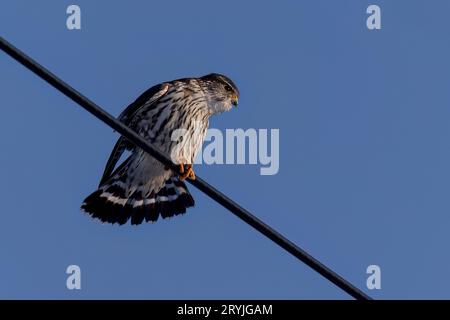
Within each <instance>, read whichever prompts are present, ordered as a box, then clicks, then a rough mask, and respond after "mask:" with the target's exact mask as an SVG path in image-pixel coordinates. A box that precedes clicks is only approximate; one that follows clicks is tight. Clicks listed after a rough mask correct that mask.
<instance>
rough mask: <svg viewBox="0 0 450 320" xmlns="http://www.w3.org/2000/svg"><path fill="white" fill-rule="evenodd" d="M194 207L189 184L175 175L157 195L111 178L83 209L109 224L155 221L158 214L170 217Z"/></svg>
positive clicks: (83, 205)
mask: <svg viewBox="0 0 450 320" xmlns="http://www.w3.org/2000/svg"><path fill="white" fill-rule="evenodd" d="M192 206H194V199H193V198H192V196H191V194H190V193H189V191H188V189H187V187H186V184H185V183H184V182H182V181H180V180H179V179H178V177H176V176H172V177H170V178H169V179H168V180H167V181H166V182H165V184H164V186H163V187H162V188H161V189H160V190H159V191H158V192H157V193H156V194H155V193H153V192H152V193H151V194H150V195H148V196H146V197H143V194H142V191H140V190H139V188H138V189H136V190H135V191H133V192H130V191H129V190H127V189H126V186H125V185H124V184H123V182H121V181H120V180H114V179H113V180H111V181H108V182H106V183H105V184H103V185H101V186H100V187H99V189H98V190H97V191H95V192H94V193H92V194H91V195H90V196H88V197H87V198H86V199H85V200H84V202H83V204H82V206H81V209H82V210H84V211H85V212H87V213H88V214H90V215H91V216H92V217H93V218H97V219H99V220H101V221H103V222H107V223H118V224H120V225H122V224H125V223H126V222H127V221H128V220H131V224H135V225H137V224H141V223H142V222H143V221H144V219H145V221H146V222H155V221H157V220H158V217H159V216H161V217H162V218H168V217H172V216H176V215H179V214H183V213H185V212H186V208H188V207H192Z"/></svg>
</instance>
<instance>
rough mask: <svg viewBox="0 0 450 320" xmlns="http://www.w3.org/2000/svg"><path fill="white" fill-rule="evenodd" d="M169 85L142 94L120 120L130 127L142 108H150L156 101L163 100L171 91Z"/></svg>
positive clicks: (164, 84)
mask: <svg viewBox="0 0 450 320" xmlns="http://www.w3.org/2000/svg"><path fill="white" fill-rule="evenodd" d="M169 87H170V84H169V83H161V84H158V85H156V86H154V87H151V88H150V89H148V90H147V91H145V92H144V93H143V94H141V95H140V96H139V97H138V98H137V99H136V101H134V102H133V103H132V104H130V105H129V106H128V107H126V108H125V110H123V112H122V113H121V114H120V116H119V120H120V121H122V122H123V123H125V124H126V125H128V124H129V123H130V121H131V119H133V117H134V115H135V114H136V113H137V112H138V111H139V110H141V108H148V107H149V106H151V105H152V104H154V103H155V102H156V101H158V100H159V99H161V98H162V97H163V96H164V95H165V94H166V93H167V91H168V90H169Z"/></svg>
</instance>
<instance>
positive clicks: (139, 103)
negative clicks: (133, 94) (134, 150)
mask: <svg viewBox="0 0 450 320" xmlns="http://www.w3.org/2000/svg"><path fill="white" fill-rule="evenodd" d="M169 86H170V85H169V84H168V83H162V84H158V85H156V86H153V87H151V88H150V89H148V90H147V91H145V92H144V93H143V94H141V95H140V96H139V97H138V98H137V99H136V101H134V102H133V103H132V104H130V105H129V106H128V107H126V108H125V110H124V111H123V112H122V113H121V114H120V115H119V120H120V121H122V122H123V123H124V124H126V125H127V126H129V125H130V122H131V120H132V119H133V117H134V116H135V115H136V114H137V113H138V112H139V110H141V109H142V108H148V107H150V106H151V105H153V104H155V103H156V102H157V101H158V100H159V99H161V98H162V97H163V96H164V95H165V94H166V93H167V91H168V90H169ZM129 148H130V143H129V142H128V140H127V139H125V138H124V137H120V138H119V140H117V142H116V145H115V146H114V149H113V151H112V152H111V155H110V156H109V159H108V162H107V163H106V166H105V170H104V172H103V176H102V178H101V179H100V184H99V185H100V186H101V185H102V184H103V183H105V182H106V181H107V180H108V179H109V178H110V177H111V174H112V172H113V170H114V168H115V166H116V164H117V161H119V159H120V157H121V156H122V153H123V152H124V151H125V150H126V149H129Z"/></svg>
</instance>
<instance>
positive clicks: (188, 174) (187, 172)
mask: <svg viewBox="0 0 450 320" xmlns="http://www.w3.org/2000/svg"><path fill="white" fill-rule="evenodd" d="M179 178H180V180H181V181H183V180H185V179H186V178H189V179H191V180H195V172H194V169H193V168H192V164H186V165H184V164H180V176H179Z"/></svg>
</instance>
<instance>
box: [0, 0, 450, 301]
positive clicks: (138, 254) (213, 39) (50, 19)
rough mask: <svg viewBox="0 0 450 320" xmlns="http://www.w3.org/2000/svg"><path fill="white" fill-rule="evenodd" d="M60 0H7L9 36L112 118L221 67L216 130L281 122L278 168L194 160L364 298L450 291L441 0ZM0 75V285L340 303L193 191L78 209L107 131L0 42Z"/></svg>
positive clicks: (34, 293)
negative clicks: (222, 100)
mask: <svg viewBox="0 0 450 320" xmlns="http://www.w3.org/2000/svg"><path fill="white" fill-rule="evenodd" d="M71 3H72V2H69V1H39V2H30V1H2V3H1V5H0V30H1V35H2V36H4V37H6V38H7V39H8V40H9V41H11V42H12V43H14V44H15V45H16V46H18V47H20V48H21V49H22V50H24V51H25V52H27V53H29V54H30V55H31V56H33V57H34V58H35V59H37V60H38V61H40V62H41V63H42V64H44V65H45V66H46V67H48V68H49V69H50V70H52V71H53V72H54V73H56V74H57V75H59V76H60V77H62V78H63V79H65V80H66V81H67V82H68V83H70V84H72V85H73V86H74V87H75V88H77V89H78V90H80V91H81V92H83V93H84V94H86V95H87V96H88V97H89V98H91V99H92V100H94V101H95V102H97V103H98V104H100V105H101V106H103V107H104V108H106V109H107V110H108V111H109V112H111V113H112V114H114V115H118V114H119V113H120V111H121V110H122V109H123V108H124V107H125V106H126V105H127V104H128V103H130V102H131V101H132V100H134V99H135V98H136V97H137V96H138V95H139V94H140V93H141V92H142V91H144V90H145V89H147V88H148V87H149V86H151V85H154V84H156V83H158V82H161V81H165V80H170V79H174V78H178V77H186V76H198V75H203V74H205V73H209V72H220V73H225V74H227V75H228V76H229V77H231V78H232V79H234V80H235V82H236V83H237V85H238V86H239V88H240V91H241V99H240V106H239V108H237V109H236V110H233V111H232V112H230V113H227V114H224V115H223V116H220V117H216V118H215V119H214V120H213V121H212V124H211V125H212V126H213V127H215V128H219V129H226V128H244V129H246V128H257V129H258V128H269V129H270V128H279V129H280V171H279V173H278V174H277V175H274V176H261V175H259V168H258V167H257V166H254V165H239V166H238V165H228V166H220V165H216V166H206V165H202V166H198V167H197V170H196V172H197V174H198V175H199V176H201V177H203V178H205V179H206V180H208V181H210V182H211V183H212V184H213V185H215V186H217V187H218V188H219V189H220V190H222V191H223V192H225V193H226V194H228V195H229V196H231V197H232V198H234V199H235V200H236V201H238V202H239V203H241V204H242V205H243V206H244V207H246V208H248V209H250V210H251V211H253V212H254V213H255V214H256V215H257V216H258V217H260V218H261V219H263V220H264V221H266V222H267V223H269V224H270V225H272V226H273V227H275V228H276V229H277V230H279V231H280V232H282V233H283V234H284V235H286V236H287V237H288V238H290V239H291V240H292V241H294V242H295V243H297V244H298V245H300V246H301V247H303V248H305V249H306V250H308V251H309V252H310V253H311V254H313V255H314V256H315V257H317V258H318V259H320V260H321V261H322V262H324V263H326V264H327V265H328V266H330V267H331V268H333V269H334V270H336V271H337V272H339V273H340V274H341V275H342V276H344V277H346V278H347V279H349V280H350V281H351V282H353V283H354V284H355V285H357V286H358V287H360V288H364V290H365V291H366V292H368V293H369V294H371V295H372V296H373V297H375V298H450V279H449V278H448V276H447V274H448V270H450V252H449V250H448V243H449V242H450V232H449V229H450V201H449V199H450V198H449V193H450V183H449V181H450V168H449V167H450V165H449V164H450V141H449V140H450V126H449V119H450V91H449V90H448V86H449V83H450V63H449V57H450V40H449V37H448V32H449V26H448V15H449V14H450V2H448V1H444V0H442V1H432V2H430V1H425V0H421V1H419V0H418V1H406V0H402V1H360V0H352V1H331V0H329V1H317V0H314V1H313V0H310V1H278V2H274V1H270V2H268V1H258V2H256V1H252V2H250V1H221V2H217V1H214V2H213V1H206V0H202V1H196V2H194V3H192V2H189V3H187V2H186V1H176V3H174V4H170V5H169V4H166V3H163V2H156V1H155V2H154V3H153V2H151V1H145V2H144V1H127V2H126V3H125V2H124V1H123V2H119V1H95V2H94V1H76V2H75V3H76V4H78V5H80V7H81V10H82V30H81V31H68V30H67V29H66V23H65V20H66V13H65V11H66V7H67V6H68V5H69V4H71ZM369 4H378V5H379V6H380V7H381V10H382V30H379V31H369V30H368V29H367V28H366V22H365V20H366V17H367V14H366V8H367V6H368V5H369ZM0 88H1V89H0V90H1V91H0V93H1V94H0V105H1V110H2V117H1V125H0V148H1V150H2V153H1V157H0V176H1V177H2V178H1V183H0V201H1V209H0V220H1V223H0V298H62V299H72V298H83V299H84V298H86V299H88V298H148V299H170V298H180V299H183V298H187V299H189V298H191V299H197V298H211V299H215V298H267V299H270V298H275V299H279V298H288V299H303V298H326V299H347V298H348V296H347V295H346V294H344V293H342V292H341V291H340V290H339V289H337V288H336V287H334V286H333V285H332V284H330V283H329V282H327V281H326V280H324V279H323V278H322V277H321V276H319V275H317V274H316V273H314V272H313V271H311V270H310V269H309V268H307V267H306V266H304V265H303V264H301V263H299V262H298V261H297V260H296V259H294V258H293V257H292V256H290V255H289V254H287V253H285V252H284V251H283V250H281V249H280V248H279V247H277V246H276V245H274V244H273V243H272V242H270V241H269V240H267V239H266V238H264V237H263V236H261V235H260V234H258V233H257V232H256V231H254V230H252V229H251V228H250V227H248V226H247V225H246V224H244V223H243V222H241V221H240V220H239V219H237V218H236V217H234V216H233V215H232V214H230V213H229V212H227V211H226V210H225V209H223V208H222V207H220V206H219V205H217V204H216V203H214V202H213V201H211V200H210V199H209V198H207V197H206V196H204V195H203V194H201V193H200V192H199V191H197V190H195V188H193V187H190V190H191V191H192V193H193V195H194V197H195V199H196V202H197V205H196V207H195V208H194V209H191V210H189V212H188V214H186V215H185V216H183V217H177V218H174V219H171V220H169V221H158V223H156V224H153V225H151V224H145V225H142V226H139V227H133V226H130V225H126V226H122V227H118V226H110V225H102V224H100V223H99V222H97V221H95V220H92V219H90V218H88V217H87V216H85V215H84V214H82V213H81V212H80V210H79V207H80V204H81V202H82V200H83V199H84V197H85V196H86V195H88V194H89V193H90V192H92V191H93V190H94V188H95V187H96V185H97V183H98V180H99V178H100V176H101V174H102V170H103V166H104V164H105V161H106V159H107V157H108V155H109V152H110V149H111V148H112V146H113V144H114V143H115V140H116V139H117V134H116V133H114V132H113V131H112V130H111V129H109V128H108V127H106V126H105V125H104V124H102V123H101V122H99V121H97V120H96V119H94V118H93V117H92V116H90V115H89V114H87V113H86V112H85V111H83V110H82V109H80V108H78V107H77V106H76V105H75V104H74V103H73V102H71V101H69V100H68V99H67V98H65V97H64V96H62V95H61V94H60V93H59V92H57V91H56V90H54V89H53V88H51V87H49V86H48V85H47V84H46V83H44V82H43V81H41V80H40V79H38V78H37V77H36V76H34V75H32V74H31V73H30V72H28V71H26V70H25V69H24V68H23V67H21V66H20V65H18V64H17V63H16V62H15V61H13V60H12V59H10V58H9V57H7V56H6V55H4V54H0ZM70 264H77V265H79V266H80V267H81V271H82V289H81V290H80V291H76V290H74V291H69V290H67V289H66V286H65V282H66V277H67V275H66V274H65V269H66V267H67V266H68V265H70ZM370 264H377V265H379V266H380V267H381V270H382V289H381V290H378V291H377V290H372V291H369V290H368V289H367V288H366V287H365V284H366V277H367V275H366V268H367V266H368V265H370Z"/></svg>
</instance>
